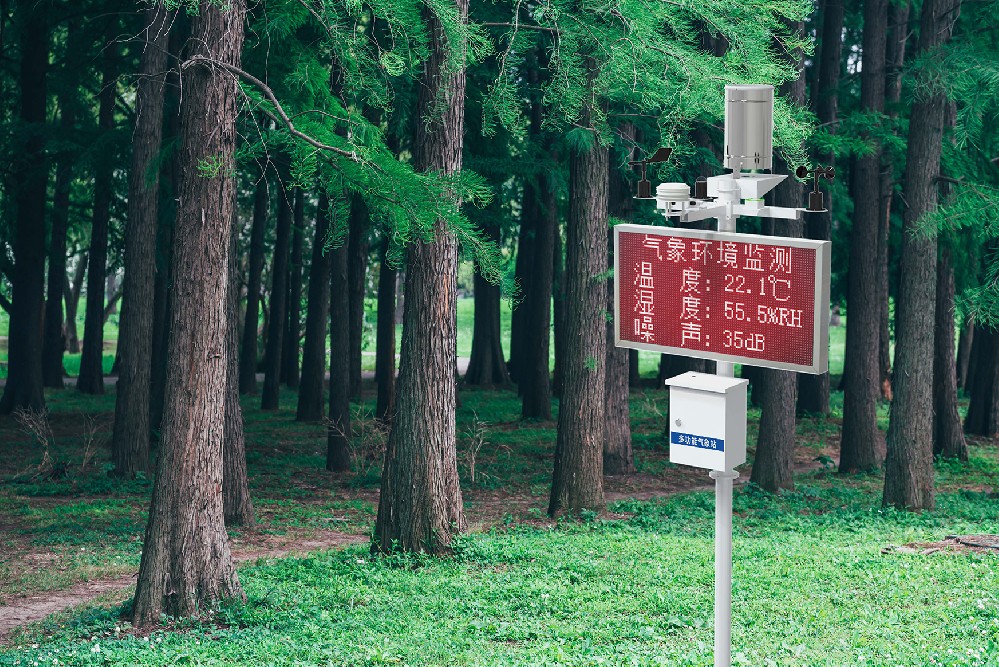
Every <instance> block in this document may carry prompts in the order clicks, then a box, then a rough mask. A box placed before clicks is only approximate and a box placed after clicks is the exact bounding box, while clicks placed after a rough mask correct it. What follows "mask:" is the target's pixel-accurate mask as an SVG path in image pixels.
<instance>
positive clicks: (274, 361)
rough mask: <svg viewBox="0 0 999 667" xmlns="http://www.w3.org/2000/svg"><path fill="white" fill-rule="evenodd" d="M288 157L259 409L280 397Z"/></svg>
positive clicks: (280, 195) (272, 407)
mask: <svg viewBox="0 0 999 667" xmlns="http://www.w3.org/2000/svg"><path fill="white" fill-rule="evenodd" d="M288 160H290V158H289V157H288V156H287V155H285V156H282V157H281V161H282V167H281V169H279V172H280V178H279V182H280V187H279V189H278V217H277V235H276V236H275V238H274V262H273V264H271V273H272V275H271V301H270V321H269V322H268V323H267V349H266V351H265V353H264V390H263V393H262V394H261V396H260V409H261V410H277V409H278V401H279V399H280V396H281V353H282V351H283V349H284V328H285V321H284V320H285V314H286V311H287V303H286V302H287V300H288V245H289V244H290V243H291V220H292V217H293V215H294V211H293V210H292V207H293V202H292V193H291V190H290V189H289V188H288V182H289V180H290V178H291V176H290V174H289V166H288Z"/></svg>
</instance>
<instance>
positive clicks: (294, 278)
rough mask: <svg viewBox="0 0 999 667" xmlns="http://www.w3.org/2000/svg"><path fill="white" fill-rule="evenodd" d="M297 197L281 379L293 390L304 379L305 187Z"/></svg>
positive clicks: (289, 267) (295, 192)
mask: <svg viewBox="0 0 999 667" xmlns="http://www.w3.org/2000/svg"><path fill="white" fill-rule="evenodd" d="M294 198H295V213H294V217H293V218H292V220H293V222H292V234H291V261H290V264H289V265H288V319H287V322H286V326H285V330H284V351H283V353H282V354H281V381H282V382H284V383H285V384H287V385H288V387H289V388H291V389H298V382H299V380H300V379H301V374H300V372H299V368H298V356H299V350H300V343H301V334H302V246H303V240H304V237H305V198H304V197H303V195H302V189H301V188H295V189H294Z"/></svg>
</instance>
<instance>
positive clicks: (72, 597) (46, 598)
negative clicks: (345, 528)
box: [0, 531, 368, 642]
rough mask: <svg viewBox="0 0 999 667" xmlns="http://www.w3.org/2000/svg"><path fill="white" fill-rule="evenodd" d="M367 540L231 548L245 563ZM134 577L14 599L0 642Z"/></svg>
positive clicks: (2, 618) (329, 534)
mask: <svg viewBox="0 0 999 667" xmlns="http://www.w3.org/2000/svg"><path fill="white" fill-rule="evenodd" d="M367 541H368V538H366V537H364V536H362V535H351V534H349V533H338V532H335V531H325V532H323V533H320V534H313V535H310V536H309V537H308V538H306V539H302V540H300V541H294V542H290V541H287V540H284V541H280V540H279V539H278V538H276V537H275V536H267V538H266V539H264V540H263V541H257V542H254V543H247V544H242V545H241V544H238V543H237V544H236V545H234V546H235V549H236V553H235V557H236V560H237V561H239V562H241V563H244V562H247V561H255V560H258V559H261V558H286V557H288V556H293V555H298V554H308V553H310V552H313V551H322V550H325V549H335V548H338V547H343V546H347V545H350V544H362V543H365V542H367ZM137 576H138V573H136V574H132V575H127V576H123V577H118V578H112V579H95V580H93V581H84V582H80V583H77V584H74V585H72V586H70V587H69V588H65V589H63V590H57V591H46V592H43V593H37V594H35V595H30V596H28V597H24V598H20V599H16V600H13V601H12V603H11V604H9V605H7V606H3V607H0V642H3V641H4V640H5V639H6V638H7V636H8V635H10V633H11V632H12V631H13V630H15V629H17V628H19V627H21V626H22V625H27V624H28V623H34V622H35V621H40V620H42V619H44V618H45V617H47V616H49V615H51V614H55V613H57V612H61V611H65V610H67V609H70V608H72V607H76V606H79V605H82V604H86V603H88V602H90V601H92V600H94V599H96V598H98V597H100V596H103V595H108V594H114V593H117V592H119V591H124V590H125V589H127V588H129V587H131V586H133V585H134V584H135V579H136V577H137Z"/></svg>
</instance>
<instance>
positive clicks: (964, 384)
mask: <svg viewBox="0 0 999 667" xmlns="http://www.w3.org/2000/svg"><path fill="white" fill-rule="evenodd" d="M974 341H975V319H974V318H973V317H970V316H967V315H966V316H965V318H964V322H962V323H961V335H960V336H959V337H958V340H957V388H958V389H963V390H964V391H967V390H968V387H969V385H968V370H969V365H970V362H971V348H972V346H973V344H974Z"/></svg>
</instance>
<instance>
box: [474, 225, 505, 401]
mask: <svg viewBox="0 0 999 667" xmlns="http://www.w3.org/2000/svg"><path fill="white" fill-rule="evenodd" d="M498 208H499V207H498V206H494V207H493V211H494V212H495V213H499V210H498ZM484 227H485V228H484V229H483V231H484V232H485V233H486V235H487V236H488V237H489V238H490V239H491V240H493V241H499V236H500V230H499V224H497V223H495V222H492V223H490V224H487V225H485V226H484ZM474 283H475V315H474V317H473V323H472V352H471V357H470V358H469V360H468V370H467V371H466V372H465V384H468V385H473V386H475V385H477V386H482V387H505V386H508V385H509V384H510V376H509V374H508V373H507V368H506V358H505V357H504V356H503V342H502V340H501V339H500V288H499V286H498V285H493V284H492V283H490V282H489V281H488V280H486V279H485V278H483V277H482V274H481V273H480V272H479V270H478V265H476V271H475V278H474Z"/></svg>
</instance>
